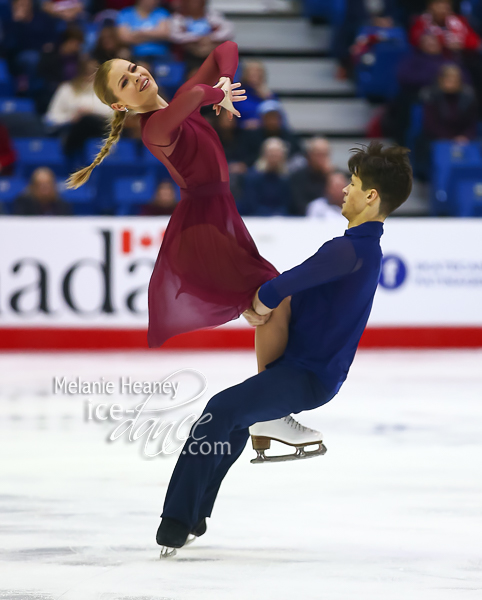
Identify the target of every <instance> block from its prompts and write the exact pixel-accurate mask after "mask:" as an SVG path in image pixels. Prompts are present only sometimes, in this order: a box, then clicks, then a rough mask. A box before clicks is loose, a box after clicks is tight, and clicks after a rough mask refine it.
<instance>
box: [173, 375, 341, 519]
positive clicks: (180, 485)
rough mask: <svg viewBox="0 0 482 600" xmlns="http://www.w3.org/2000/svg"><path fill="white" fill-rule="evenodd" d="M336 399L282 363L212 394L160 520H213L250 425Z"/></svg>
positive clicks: (183, 454) (175, 474)
mask: <svg viewBox="0 0 482 600" xmlns="http://www.w3.org/2000/svg"><path fill="white" fill-rule="evenodd" d="M333 396H334V393H332V394H330V393H328V392H327V391H326V390H325V389H324V388H323V386H322V384H321V382H320V380H319V379H318V378H317V377H316V375H315V374H314V373H312V372H311V371H308V370H306V369H301V368H299V367H293V366H291V365H289V366H288V365H280V364H277V365H274V366H273V367H271V368H269V369H267V370H266V371H263V372H261V373H259V374H258V375H255V376H254V377H250V378H249V379H247V380H246V381H244V382H243V383H240V384H238V385H235V386H233V387H231V388H228V389H226V390H224V391H222V392H220V393H219V394H216V395H215V396H213V398H211V400H210V401H209V402H208V404H207V405H206V408H205V409H204V412H203V414H202V415H201V417H200V418H199V420H198V421H197V423H195V424H194V425H193V428H192V429H191V434H190V437H189V438H188V440H187V441H186V443H185V445H184V448H183V450H182V452H181V454H180V456H179V458H178V461H177V464H176V467H175V469H174V471H173V474H172V477H171V481H170V483H169V487H168V490H167V494H166V499H165V502H164V510H163V512H162V515H161V516H162V517H170V518H171V519H176V520H178V521H180V522H181V523H184V524H185V525H187V526H189V527H190V528H191V529H192V528H194V527H195V526H196V525H197V523H198V522H199V521H200V520H201V519H203V518H204V517H209V516H211V511H212V508H213V505H214V502H215V500H216V496H217V494H218V491H219V487H220V485H221V482H222V481H223V479H224V476H225V475H226V473H227V472H228V470H229V469H230V467H231V465H232V464H233V463H234V462H235V461H236V460H237V458H238V457H239V455H240V454H241V453H242V451H243V449H244V447H245V445H246V442H247V441H248V438H249V431H248V428H249V427H250V425H253V424H254V423H257V422H260V421H270V420H272V419H279V418H281V417H285V416H286V415H289V414H290V413H297V412H301V411H303V410H310V409H313V408H316V407H318V406H321V405H322V404H326V403H327V402H328V401H329V400H331V398H332V397H333Z"/></svg>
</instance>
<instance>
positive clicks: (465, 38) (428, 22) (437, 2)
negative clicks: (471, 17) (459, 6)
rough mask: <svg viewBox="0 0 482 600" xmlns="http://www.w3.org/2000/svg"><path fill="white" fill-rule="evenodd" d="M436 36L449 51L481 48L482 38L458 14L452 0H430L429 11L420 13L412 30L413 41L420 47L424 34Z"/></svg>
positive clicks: (411, 38)
mask: <svg viewBox="0 0 482 600" xmlns="http://www.w3.org/2000/svg"><path fill="white" fill-rule="evenodd" d="M426 34H431V35H434V36H436V37H437V38H438V39H439V40H440V43H441V44H442V47H443V48H444V50H445V51H446V52H447V53H449V54H450V53H453V52H459V51H463V50H468V51H470V52H473V51H477V50H479V49H480V48H481V39H480V37H479V36H478V35H477V34H476V33H475V31H474V30H473V29H472V28H471V27H470V25H469V24H468V22H467V20H466V19H465V18H464V17H462V16H460V15H456V14H454V12H453V9H452V2H451V0H430V1H429V3H428V5H427V11H426V12H425V13H424V14H423V15H420V16H419V17H418V18H417V19H416V20H415V23H414V24H413V26H412V28H411V30H410V41H411V43H412V44H413V45H414V46H416V47H419V46H420V38H421V37H422V36H423V35H426Z"/></svg>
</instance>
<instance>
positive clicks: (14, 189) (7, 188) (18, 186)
mask: <svg viewBox="0 0 482 600" xmlns="http://www.w3.org/2000/svg"><path fill="white" fill-rule="evenodd" d="M27 185H28V181H27V180H26V179H23V178H22V177H0V202H1V203H2V204H3V205H4V207H5V210H6V211H7V212H9V213H10V212H12V202H13V201H14V200H15V198H16V197H17V196H18V195H19V194H21V193H22V192H23V191H24V190H25V188H26V187H27Z"/></svg>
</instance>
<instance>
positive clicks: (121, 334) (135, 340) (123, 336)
mask: <svg viewBox="0 0 482 600" xmlns="http://www.w3.org/2000/svg"><path fill="white" fill-rule="evenodd" d="M360 347H362V348H482V327H371V328H369V329H367V330H366V331H365V333H364V335H363V337H362V340H361V343H360ZM253 348H254V329H211V330H204V331H196V332H193V333H188V334H184V335H179V336H177V337H175V338H172V339H171V340H169V341H168V342H167V343H166V344H165V345H164V346H163V347H162V350H173V349H176V350H242V349H253ZM146 349H148V348H147V333H146V331H145V330H142V329H84V328H82V329H75V328H69V329H67V328H66V329H52V328H24V329H20V328H1V329H0V350H146Z"/></svg>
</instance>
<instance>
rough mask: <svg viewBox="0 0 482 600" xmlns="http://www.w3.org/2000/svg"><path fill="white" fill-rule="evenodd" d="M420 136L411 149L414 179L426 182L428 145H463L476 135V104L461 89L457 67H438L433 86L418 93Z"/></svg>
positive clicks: (464, 87) (467, 89)
mask: <svg viewBox="0 0 482 600" xmlns="http://www.w3.org/2000/svg"><path fill="white" fill-rule="evenodd" d="M422 98H423V100H424V114H423V133H422V135H421V136H420V137H419V138H418V140H417V143H416V148H415V167H416V170H415V172H416V175H417V177H419V178H420V179H422V180H424V181H426V180H428V178H429V175H430V167H431V156H430V154H431V152H430V151H431V143H432V142H433V141H436V140H453V141H454V142H459V143H466V142H469V141H470V140H474V139H475V138H476V135H477V101H476V98H475V94H474V92H473V89H472V88H471V87H470V86H468V85H465V84H464V82H463V79H462V71H461V70H460V68H459V67H458V66H457V65H447V66H444V67H442V70H441V72H440V75H439V78H438V81H437V83H436V84H435V85H434V86H432V87H431V88H428V89H426V90H423V91H422Z"/></svg>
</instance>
